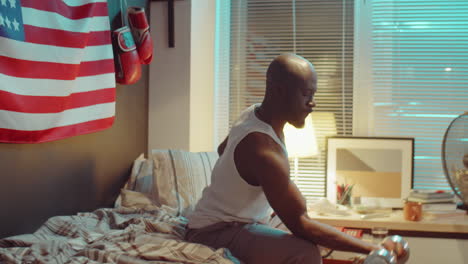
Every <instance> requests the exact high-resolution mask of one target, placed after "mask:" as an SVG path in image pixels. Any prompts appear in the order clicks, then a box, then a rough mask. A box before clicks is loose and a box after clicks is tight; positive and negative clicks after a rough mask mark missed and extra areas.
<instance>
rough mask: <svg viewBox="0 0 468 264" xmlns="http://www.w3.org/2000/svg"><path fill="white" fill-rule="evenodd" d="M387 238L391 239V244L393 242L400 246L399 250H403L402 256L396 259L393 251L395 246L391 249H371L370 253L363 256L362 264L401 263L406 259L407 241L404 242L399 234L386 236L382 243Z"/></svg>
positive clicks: (383, 242)
mask: <svg viewBox="0 0 468 264" xmlns="http://www.w3.org/2000/svg"><path fill="white" fill-rule="evenodd" d="M387 240H390V241H392V242H393V243H392V244H395V245H396V247H401V250H403V252H404V254H403V256H404V258H403V259H397V254H396V252H395V250H396V248H394V249H391V250H390V251H389V250H387V249H384V248H381V249H379V250H373V251H371V253H370V254H369V255H368V256H367V257H366V258H365V260H364V264H397V263H398V264H403V263H405V262H406V261H407V260H408V258H409V254H410V251H409V245H408V242H406V240H404V239H403V238H402V237H401V236H390V237H386V238H385V239H384V240H383V241H382V244H385V241H387Z"/></svg>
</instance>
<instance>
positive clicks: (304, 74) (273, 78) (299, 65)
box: [266, 53, 315, 93]
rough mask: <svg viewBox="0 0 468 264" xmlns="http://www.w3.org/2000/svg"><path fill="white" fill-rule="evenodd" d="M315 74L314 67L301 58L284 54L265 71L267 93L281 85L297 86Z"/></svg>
mask: <svg viewBox="0 0 468 264" xmlns="http://www.w3.org/2000/svg"><path fill="white" fill-rule="evenodd" d="M310 74H315V70H314V66H313V65H312V64H311V63H310V62H309V61H308V60H306V59H304V58H303V57H301V56H298V55H295V54H292V53H285V54H281V55H279V56H278V57H276V58H275V59H274V60H273V61H272V62H271V63H270V66H269V67H268V70H267V76H266V77H267V87H266V88H267V93H268V92H269V90H271V89H272V88H274V87H277V86H281V85H283V84H297V83H298V82H303V81H304V80H305V79H307V78H309V76H310Z"/></svg>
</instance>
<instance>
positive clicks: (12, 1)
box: [10, 0, 16, 8]
mask: <svg viewBox="0 0 468 264" xmlns="http://www.w3.org/2000/svg"><path fill="white" fill-rule="evenodd" d="M10 7H11V8H16V2H15V0H10Z"/></svg>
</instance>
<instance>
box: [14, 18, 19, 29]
mask: <svg viewBox="0 0 468 264" xmlns="http://www.w3.org/2000/svg"><path fill="white" fill-rule="evenodd" d="M13 27H15V31H19V30H20V29H19V23H18V21H16V18H14V19H13Z"/></svg>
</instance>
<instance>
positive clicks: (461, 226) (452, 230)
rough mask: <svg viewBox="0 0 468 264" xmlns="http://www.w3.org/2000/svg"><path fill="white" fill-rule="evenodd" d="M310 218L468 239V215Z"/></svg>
mask: <svg viewBox="0 0 468 264" xmlns="http://www.w3.org/2000/svg"><path fill="white" fill-rule="evenodd" d="M309 216H310V217H311V218H312V219H315V220H317V221H319V222H321V223H325V224H329V225H332V226H343V227H350V228H359V229H366V230H368V229H371V228H372V227H374V226H385V227H387V228H388V229H389V230H390V231H391V232H390V234H400V235H405V236H415V237H436V238H459V239H468V215H464V216H456V217H447V218H441V219H433V220H430V219H424V218H423V220H421V221H419V222H413V221H407V220H405V219H404V218H403V213H402V211H401V210H397V211H394V212H392V213H391V214H390V216H389V217H384V218H373V219H364V220H363V219H361V218H360V215H359V214H357V213H352V214H351V215H350V216H322V215H318V214H316V213H314V212H310V213H309ZM392 231H393V232H392Z"/></svg>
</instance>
